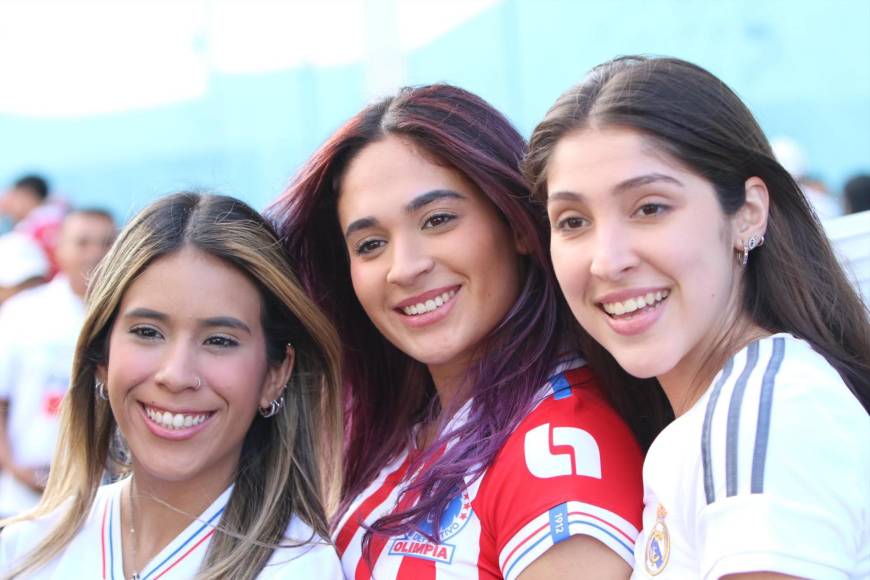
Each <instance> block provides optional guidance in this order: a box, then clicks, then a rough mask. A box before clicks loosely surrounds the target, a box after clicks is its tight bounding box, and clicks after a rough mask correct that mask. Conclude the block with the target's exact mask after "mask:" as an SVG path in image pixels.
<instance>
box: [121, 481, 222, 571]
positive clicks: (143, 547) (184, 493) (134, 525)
mask: <svg viewBox="0 0 870 580" xmlns="http://www.w3.org/2000/svg"><path fill="white" fill-rule="evenodd" d="M231 482H232V481H231V480H229V479H223V478H214V479H211V480H210V481H199V480H196V481H166V480H159V479H156V478H153V477H150V476H149V475H148V474H147V473H145V472H143V470H141V469H136V466H135V464H134V466H133V476H132V477H131V478H130V479H129V480H128V484H127V486H126V487H125V488H124V490H123V491H122V496H121V527H122V529H123V530H125V532H129V533H125V534H124V545H123V550H124V572H125V576H126V577H127V578H130V577H131V576H132V575H133V574H134V573H136V572H138V573H141V572H142V569H143V568H144V567H145V566H146V565H147V564H148V562H150V561H151V560H152V559H154V557H155V556H156V555H157V554H158V553H159V552H160V550H162V549H163V548H164V547H165V546H166V545H168V544H169V543H170V542H171V541H172V540H173V539H175V538H176V537H177V536H178V534H180V533H181V532H182V531H184V529H185V528H186V527H187V526H188V525H190V523H191V522H192V521H193V520H194V519H195V518H196V517H197V516H199V514H201V513H202V512H203V511H205V509H206V508H208V506H209V505H211V504H212V503H213V502H214V501H215V500H216V499H217V498H218V496H219V495H220V494H221V493H223V491H224V490H225V489H226V488H227V487H228V486H229V485H230V483H231Z"/></svg>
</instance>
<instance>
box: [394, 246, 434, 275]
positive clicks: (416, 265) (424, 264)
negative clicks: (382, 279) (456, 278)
mask: <svg viewBox="0 0 870 580" xmlns="http://www.w3.org/2000/svg"><path fill="white" fill-rule="evenodd" d="M391 245H392V248H391V250H392V252H391V255H392V261H391V263H390V270H389V271H388V272H387V282H388V283H390V284H396V285H398V286H412V285H414V283H415V282H416V281H417V280H418V279H419V277H420V276H421V275H423V274H425V273H426V272H429V271H430V270H432V267H433V266H434V265H435V260H434V259H433V258H432V256H431V255H430V254H429V253H428V252H427V251H426V249H425V246H424V244H423V243H421V242H420V241H417V240H409V239H404V240H403V239H397V238H394V239H393V240H392V242H391Z"/></svg>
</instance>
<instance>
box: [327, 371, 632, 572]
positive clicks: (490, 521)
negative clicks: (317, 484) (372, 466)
mask: <svg viewBox="0 0 870 580" xmlns="http://www.w3.org/2000/svg"><path fill="white" fill-rule="evenodd" d="M538 400H539V403H538V404H537V405H536V406H535V407H534V408H533V410H532V411H531V412H530V413H529V415H528V416H527V417H526V418H525V419H524V420H523V421H522V422H520V424H519V426H518V427H517V429H516V430H515V431H514V432H513V433H512V434H511V435H510V437H508V439H507V441H506V442H505V445H504V447H503V448H502V449H501V451H500V452H499V453H498V454H497V455H496V458H495V459H494V461H493V462H492V464H491V465H490V466H489V467H488V468H487V469H486V471H485V472H484V473H483V475H482V476H481V477H479V478H478V479H476V480H475V481H474V482H471V481H470V480H471V477H470V476H469V477H468V479H467V480H466V483H467V487H466V488H465V489H464V490H462V492H461V493H459V494H458V495H457V496H456V497H455V498H453V499H452V501H450V503H449V504H448V506H447V509H446V510H445V513H444V515H443V517H442V519H441V522H440V525H439V529H438V533H437V537H438V538H439V539H440V542H439V543H437V544H434V543H432V542H431V541H429V540H428V539H427V538H426V537H424V536H423V535H421V534H416V533H412V534H409V535H407V536H403V537H389V538H388V537H383V536H378V535H375V536H373V537H372V539H371V543H370V548H369V549H370V555H369V557H368V558H366V557H365V556H363V554H362V540H363V536H364V534H365V528H363V527H361V525H360V524H361V523H365V524H371V523H373V522H374V521H376V520H377V519H378V518H379V517H382V516H384V515H386V514H388V513H390V512H392V511H394V510H395V509H396V508H397V507H398V508H400V509H401V508H406V507H408V506H407V505H398V506H397V500H398V498H399V495H400V493H401V491H402V489H403V488H404V487H405V486H406V484H407V481H408V476H409V474H408V466H409V464H410V463H411V459H410V457H409V452H407V451H406V452H404V453H402V454H401V455H400V456H399V457H398V458H396V459H395V460H394V461H393V462H392V463H390V464H389V465H387V466H385V467H384V469H383V470H381V472H380V473H379V475H378V477H377V479H375V481H373V482H372V483H371V484H370V485H369V486H368V488H366V490H365V491H364V492H363V493H362V494H360V496H359V497H357V498H356V499H355V500H354V501H353V502H352V503H351V505H350V507H349V508H348V510H347V511H346V512H345V514H344V515H343V517H342V518H341V520H340V521H339V525H338V528H337V532H336V537H335V540H336V546H337V548H338V552H339V555H340V556H341V561H342V567H343V568H344V574H345V577H346V578H353V579H358V580H359V579H363V578H365V579H367V578H371V577H374V578H377V579H378V580H390V579H396V580H412V579H413V580H429V579H431V580H443V579H447V578H487V579H490V578H507V579H509V580H512V579H514V578H516V577H517V576H518V575H519V574H520V573H521V572H522V571H523V570H524V569H525V568H526V567H527V566H528V565H529V564H531V563H532V562H533V561H534V560H535V559H536V558H538V557H539V556H541V554H543V553H544V552H545V551H547V549H549V548H550V547H551V546H553V545H555V544H557V543H558V542H560V541H562V540H564V539H566V538H569V537H570V536H573V535H575V534H586V535H589V536H592V537H594V538H596V539H598V540H600V541H601V542H603V543H604V544H606V545H607V546H609V547H610V548H611V549H613V550H614V551H615V552H617V553H618V554H619V555H620V556H622V557H623V558H624V559H625V561H626V562H628V564H629V565H633V563H634V556H633V551H634V541H635V538H636V537H637V534H638V528H639V527H640V523H641V514H642V510H643V484H642V479H641V469H642V461H643V458H642V454H641V451H640V449H639V447H638V445H637V443H636V441H635V439H634V437H633V435H632V433H631V431H630V430H629V428H628V427H627V426H626V425H625V423H624V422H623V421H622V419H621V418H620V417H619V416H618V415H617V413H616V412H615V411H614V410H613V409H612V408H611V407H610V405H609V404H608V403H607V402H606V400H605V398H604V395H603V394H602V392H601V391H600V388H599V386H598V384H597V382H596V380H595V378H594V377H593V375H592V373H591V372H590V371H589V370H588V369H587V368H585V367H583V362H582V361H580V360H578V359H573V360H571V361H568V362H565V363H562V364H561V365H559V367H557V369H556V373H555V374H554V375H553V376H552V378H551V379H550V380H549V381H548V383H547V384H546V385H545V386H544V387H543V388H542V390H541V391H540V392H539V396H538ZM466 409H467V406H466ZM463 416H464V413H463V412H460V414H459V415H458V417H459V419H458V420H460V421H461V420H463V419H462V417H463ZM453 425H456V423H455V422H454V423H453ZM403 501H405V500H403ZM370 566H371V567H370Z"/></svg>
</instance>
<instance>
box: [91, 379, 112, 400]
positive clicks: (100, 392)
mask: <svg viewBox="0 0 870 580" xmlns="http://www.w3.org/2000/svg"><path fill="white" fill-rule="evenodd" d="M94 391H96V393H97V398H98V399H102V400H104V401H108V400H109V392H108V391H107V390H106V384H105V383H103V381H101V380H100V379H94Z"/></svg>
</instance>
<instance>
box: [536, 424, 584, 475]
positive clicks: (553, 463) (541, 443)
mask: <svg viewBox="0 0 870 580" xmlns="http://www.w3.org/2000/svg"><path fill="white" fill-rule="evenodd" d="M551 445H552V446H564V447H570V448H571V451H570V452H567V451H566V452H564V453H553V452H552V451H551V450H550V446H551ZM525 458H526V467H528V469H529V472H530V473H531V474H532V475H534V476H535V477H538V478H541V479H549V478H551V477H560V476H563V475H583V476H586V477H594V478H596V479H601V451H600V450H599V448H598V443H597V442H596V441H595V438H594V437H593V436H592V435H591V434H589V432H588V431H584V430H583V429H578V428H577V427H553V428H552V429H551V428H550V424H549V423H544V424H543V425H538V426H537V427H535V428H534V429H531V430H529V432H528V433H526V438H525Z"/></svg>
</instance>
